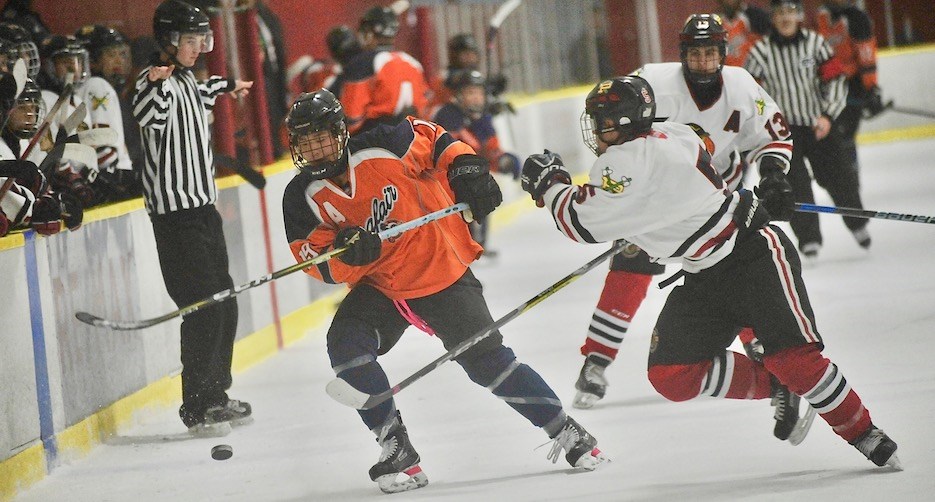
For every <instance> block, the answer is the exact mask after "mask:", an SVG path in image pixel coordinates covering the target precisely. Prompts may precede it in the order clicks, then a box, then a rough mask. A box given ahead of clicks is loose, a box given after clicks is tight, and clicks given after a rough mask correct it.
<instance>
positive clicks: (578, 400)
mask: <svg viewBox="0 0 935 502" xmlns="http://www.w3.org/2000/svg"><path fill="white" fill-rule="evenodd" d="M600 400H601V398H600V397H599V396H597V395H595V394H590V393H587V392H581V391H578V393H577V394H575V400H574V401H572V402H571V406H572V407H573V408H577V409H579V410H587V409H590V408H593V407H594V405H595V404H597V402H598V401H600Z"/></svg>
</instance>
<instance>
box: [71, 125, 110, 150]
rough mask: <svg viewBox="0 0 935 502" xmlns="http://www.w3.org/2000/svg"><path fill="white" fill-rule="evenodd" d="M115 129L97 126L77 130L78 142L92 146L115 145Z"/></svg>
mask: <svg viewBox="0 0 935 502" xmlns="http://www.w3.org/2000/svg"><path fill="white" fill-rule="evenodd" d="M118 139H119V138H118V137H117V131H116V130H114V129H111V128H110V127H98V128H95V129H88V130H85V131H79V132H78V142H79V143H81V144H82V145H88V146H93V147H95V148H97V147H99V146H117V140H118Z"/></svg>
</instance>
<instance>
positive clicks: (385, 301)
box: [283, 89, 606, 493]
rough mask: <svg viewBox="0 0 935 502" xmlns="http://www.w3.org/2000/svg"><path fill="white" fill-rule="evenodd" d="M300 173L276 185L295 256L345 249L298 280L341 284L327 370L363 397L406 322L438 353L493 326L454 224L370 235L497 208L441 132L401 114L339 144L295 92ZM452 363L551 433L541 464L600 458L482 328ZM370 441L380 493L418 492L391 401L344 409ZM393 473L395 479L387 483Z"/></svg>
mask: <svg viewBox="0 0 935 502" xmlns="http://www.w3.org/2000/svg"><path fill="white" fill-rule="evenodd" d="M286 125H287V127H288V129H289V138H290V147H291V150H292V158H293V161H294V162H295V164H296V166H297V167H298V168H299V170H300V172H299V174H297V175H296V177H295V178H294V179H293V180H292V181H291V182H290V183H289V185H288V186H287V187H286V191H285V194H284V196H283V219H284V222H285V227H286V237H287V239H288V240H289V246H290V247H291V249H292V253H293V254H294V255H295V258H296V260H298V261H305V260H307V259H309V258H311V257H314V256H317V255H319V254H321V253H323V252H327V251H329V250H332V249H335V248H338V247H343V246H349V248H348V250H347V251H345V252H344V253H343V254H340V255H338V256H337V257H336V258H335V259H332V260H331V261H329V262H326V263H323V264H321V265H318V266H317V267H312V268H310V269H308V270H307V272H308V274H309V275H311V276H313V277H315V278H317V279H320V280H322V281H324V282H328V283H348V284H349V285H350V287H351V290H350V292H349V293H348V295H347V297H346V298H345V299H344V301H343V302H341V306H340V307H339V308H338V311H337V313H335V316H334V320H333V322H332V324H331V327H330V328H329V330H328V341H327V344H328V355H329V357H330V358H331V366H332V368H333V369H334V372H335V373H336V374H337V376H338V377H340V378H341V379H343V380H345V381H346V382H347V383H349V384H350V385H351V386H352V387H354V388H355V389H357V390H359V391H361V392H366V393H368V394H377V393H380V392H383V391H386V390H388V389H389V382H388V379H387V377H386V374H385V373H384V372H383V369H382V367H381V366H380V364H379V363H378V362H377V357H378V356H380V355H382V354H385V353H386V352H387V351H389V350H390V349H391V348H392V347H393V346H394V345H395V344H396V343H397V342H398V341H399V339H400V338H401V337H402V335H403V332H404V331H405V330H406V328H408V327H409V326H410V325H413V326H416V327H417V328H419V329H421V330H422V331H425V332H426V333H429V334H431V335H435V336H437V337H438V338H439V339H440V340H441V341H442V343H443V344H444V346H445V348H446V349H447V350H450V349H452V348H453V347H455V346H456V345H457V344H459V343H460V342H462V341H464V340H465V339H467V338H468V337H470V336H471V335H473V334H475V333H477V332H478V331H480V330H482V329H484V328H486V327H488V326H490V325H491V324H493V318H492V317H491V315H490V311H489V310H488V308H487V304H486V302H485V300H484V296H483V291H482V287H481V284H480V282H479V281H478V280H477V279H476V278H475V277H474V274H473V273H472V272H471V269H470V268H469V266H470V264H471V262H473V261H474V260H475V259H476V258H477V257H478V255H479V254H480V252H481V247H480V246H478V245H477V243H476V242H474V241H473V240H472V239H471V236H470V233H469V232H468V227H467V225H466V224H465V222H464V221H463V220H462V219H461V218H457V217H454V216H449V217H448V218H445V219H442V220H439V221H437V222H434V223H432V224H429V225H425V226H422V227H419V228H417V229H415V230H410V231H408V232H406V233H403V234H402V235H400V236H398V237H396V238H394V239H391V240H388V241H386V242H384V241H381V240H380V237H379V236H378V235H377V234H378V232H379V231H380V230H383V229H385V228H387V227H389V226H392V225H394V224H396V223H399V222H404V221H408V220H412V219H415V218H418V217H420V216H423V215H425V214H427V213H429V212H433V211H436V210H439V209H443V208H446V207H448V206H450V205H452V204H453V203H454V202H465V203H467V204H468V205H469V206H470V208H471V211H472V212H473V214H474V217H476V218H482V217H484V216H486V215H487V214H489V213H490V212H491V211H493V210H494V208H496V207H497V206H498V205H499V204H500V202H501V194H500V189H499V187H498V186H497V183H496V181H494V179H493V177H492V176H491V175H490V173H489V164H488V162H487V161H486V160H485V159H483V158H481V157H480V156H478V155H476V154H475V152H474V151H473V150H472V149H471V148H470V147H469V146H467V145H466V144H464V143H462V142H460V141H457V140H455V139H454V138H452V137H451V135H450V134H448V133H447V132H446V131H445V129H444V128H442V127H441V126H439V125H437V124H434V123H431V122H427V121H424V120H419V119H416V118H414V117H411V116H410V117H407V118H406V119H404V120H403V121H402V122H401V123H399V124H397V125H396V126H386V125H383V126H378V127H375V128H373V129H371V130H369V131H367V132H365V133H361V134H359V135H357V136H355V137H353V138H350V139H349V138H348V133H347V126H346V119H345V114H344V109H343V108H342V105H341V103H340V102H339V101H338V100H337V99H336V98H335V97H334V95H333V94H331V93H330V92H329V91H327V90H324V89H322V90H319V91H317V92H315V93H306V94H303V95H301V96H299V98H298V100H296V102H295V103H294V104H293V105H292V109H291V110H290V112H289V116H288V117H287V119H286ZM455 361H457V362H458V364H460V365H461V367H462V368H463V369H464V371H465V372H466V373H467V374H468V377H470V378H471V380H473V381H474V382H476V383H477V384H479V385H482V386H485V387H487V388H488V389H490V391H491V392H493V394H494V395H495V396H497V397H499V398H500V399H503V400H504V401H506V402H507V404H509V405H510V406H511V407H512V408H513V409H515V410H516V411H517V412H518V413H520V414H521V415H522V416H523V417H525V418H526V419H527V420H529V421H530V422H532V424H533V425H535V426H536V427H540V428H542V429H543V430H544V431H545V432H546V434H548V436H549V437H550V438H552V439H553V440H554V445H553V448H552V450H551V452H550V454H549V458H550V459H551V460H552V461H553V462H555V461H556V460H557V459H558V457H559V456H560V455H561V452H562V450H564V451H565V452H566V454H565V459H566V460H567V461H568V463H569V464H571V465H572V466H573V467H575V468H580V469H584V470H592V469H594V468H596V467H597V466H598V465H600V464H601V463H602V462H604V461H605V460H606V458H605V457H604V455H603V453H601V451H600V450H599V449H598V448H597V439H596V438H595V437H594V436H591V435H590V434H589V433H588V432H587V431H586V430H585V429H584V428H583V427H582V426H581V425H579V424H578V423H577V422H575V421H574V420H573V419H572V418H571V417H569V416H568V415H566V414H565V412H564V410H563V409H562V404H561V402H560V401H559V399H558V397H557V396H556V395H555V393H554V392H553V391H552V389H551V388H550V387H549V386H548V384H546V383H545V382H544V381H543V380H542V378H541V377H540V376H539V374H538V373H536V372H535V371H534V370H533V369H532V368H530V367H529V366H527V365H525V364H521V363H520V362H519V361H517V359H516V356H515V355H514V354H513V351H512V350H511V349H509V348H508V347H506V346H504V345H503V337H502V336H501V335H500V333H498V332H494V333H493V334H492V335H490V336H489V337H487V338H485V339H483V340H482V341H481V342H479V343H477V344H476V345H474V346H473V347H472V348H471V349H469V350H468V351H467V352H465V353H464V354H462V355H461V356H458V357H457V358H456V359H455ZM358 413H359V414H360V417H361V419H362V420H363V422H364V424H365V425H366V426H367V428H368V429H370V430H371V431H372V432H373V433H374V434H375V435H376V436H377V441H378V443H379V444H380V446H381V447H382V448H383V451H382V453H381V455H380V457H379V460H378V462H377V463H376V465H374V466H373V467H372V468H371V469H370V478H371V479H372V480H373V481H376V482H377V483H378V485H379V487H380V489H381V490H383V491H384V492H387V493H393V492H399V491H404V490H411V489H415V488H421V487H423V486H425V485H426V484H427V483H428V478H427V477H426V475H425V473H424V472H422V469H421V467H420V466H419V462H420V458H419V455H418V453H416V450H415V448H414V447H413V445H412V443H411V442H410V440H409V436H408V432H407V430H406V427H405V425H403V423H402V419H401V417H400V414H399V412H398V411H397V410H396V405H395V402H394V401H393V400H392V399H390V400H387V401H385V402H384V403H382V404H380V405H379V406H376V407H374V408H372V409H369V410H358ZM398 478H401V479H398Z"/></svg>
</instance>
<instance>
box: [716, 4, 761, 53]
mask: <svg viewBox="0 0 935 502" xmlns="http://www.w3.org/2000/svg"><path fill="white" fill-rule="evenodd" d="M769 23H770V20H769V14H767V13H766V11H764V10H762V9H759V8H756V7H747V8H745V9H743V10H740V11H737V13H736V14H735V15H734V17H733V18H728V17H727V16H721V24H722V25H723V26H724V30H725V31H726V32H727V57H725V58H724V64H726V65H730V66H743V63H744V61H746V59H747V54H748V53H749V52H750V49H751V48H753V45H754V44H756V43H757V41H758V40H760V39H761V38H763V35H765V34H766V33H767V32H768V31H769Z"/></svg>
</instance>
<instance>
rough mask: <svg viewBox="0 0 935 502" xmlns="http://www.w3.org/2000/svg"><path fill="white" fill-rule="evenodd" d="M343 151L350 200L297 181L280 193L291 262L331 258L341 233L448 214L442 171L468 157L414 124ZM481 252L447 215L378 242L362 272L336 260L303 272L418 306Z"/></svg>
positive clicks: (434, 130) (435, 129)
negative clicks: (373, 258)
mask: <svg viewBox="0 0 935 502" xmlns="http://www.w3.org/2000/svg"><path fill="white" fill-rule="evenodd" d="M348 150H349V163H350V166H349V168H348V175H349V178H350V180H349V181H350V194H348V193H346V192H345V191H344V190H342V189H341V187H338V186H337V185H335V184H334V183H333V182H332V181H330V180H311V179H310V178H309V177H307V176H306V175H304V174H301V173H300V174H298V175H297V176H296V177H295V178H294V179H293V180H292V181H291V182H290V183H289V186H288V187H287V188H286V192H285V195H284V196H283V218H284V222H285V226H286V238H287V239H288V240H289V247H290V248H291V249H292V254H293V255H294V256H295V258H296V260H297V261H300V262H301V261H306V260H308V259H310V258H313V257H315V256H318V255H319V254H321V253H323V252H326V251H329V250H331V249H332V244H333V242H334V238H335V235H336V234H337V232H338V231H339V230H340V229H342V228H346V227H354V226H360V227H364V228H366V229H368V230H374V231H381V230H384V229H386V228H389V227H391V226H394V225H397V224H400V223H404V222H406V221H410V220H414V219H416V218H419V217H420V216H424V215H426V214H428V213H431V212H433V211H437V210H439V209H444V208H446V207H448V206H451V205H452V204H454V200H453V199H454V194H453V193H452V191H451V188H450V187H449V185H448V177H447V171H448V167H449V166H450V165H451V162H452V161H453V160H454V158H455V157H457V156H458V155H461V154H472V153H474V151H473V150H472V149H471V148H470V147H469V146H467V145H466V144H464V143H462V142H460V141H456V140H455V139H454V138H452V137H451V135H450V134H448V133H447V132H446V131H445V129H444V128H442V127H441V126H439V125H437V124H434V123H431V122H426V121H424V120H419V119H416V118H414V117H407V119H406V120H405V121H404V122H402V123H401V124H399V125H397V126H395V127H388V126H384V127H379V128H375V129H373V130H370V131H367V132H365V133H363V134H360V135H358V136H355V137H353V138H351V140H350V141H349V143H348ZM482 250H483V249H482V248H481V247H480V245H478V244H477V243H476V242H474V240H473V239H471V234H470V232H469V230H468V226H467V224H465V222H464V220H463V219H461V218H460V217H458V216H457V215H452V216H448V217H445V218H442V219H441V220H438V221H436V222H432V223H429V224H427V225H424V226H422V227H419V228H416V229H414V230H410V231H408V232H405V233H403V234H402V235H400V236H398V237H395V238H393V239H390V240H387V241H384V242H383V248H382V252H381V254H380V258H379V259H377V261H375V262H373V263H370V264H368V265H364V266H360V267H352V266H349V265H347V264H345V263H344V262H342V261H340V259H337V258H335V259H332V260H330V261H328V262H326V263H322V264H320V265H318V266H317V267H312V268H310V269H308V270H306V272H307V273H308V274H309V275H311V276H313V277H316V278H318V279H321V280H323V281H325V282H328V283H335V284H337V283H349V284H351V285H353V284H356V283H365V284H370V285H372V286H373V287H375V288H376V289H378V290H380V291H381V292H382V293H383V294H385V295H386V296H387V297H389V298H390V299H393V300H404V299H411V298H421V297H423V296H427V295H430V294H433V293H437V292H439V291H441V290H442V289H445V288H446V287H448V286H450V285H451V284H453V283H454V282H455V281H457V280H458V278H460V277H461V276H462V275H463V274H464V271H465V270H466V269H467V267H468V266H469V265H470V264H471V262H473V261H474V260H476V259H477V257H478V256H480V253H481V252H482Z"/></svg>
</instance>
